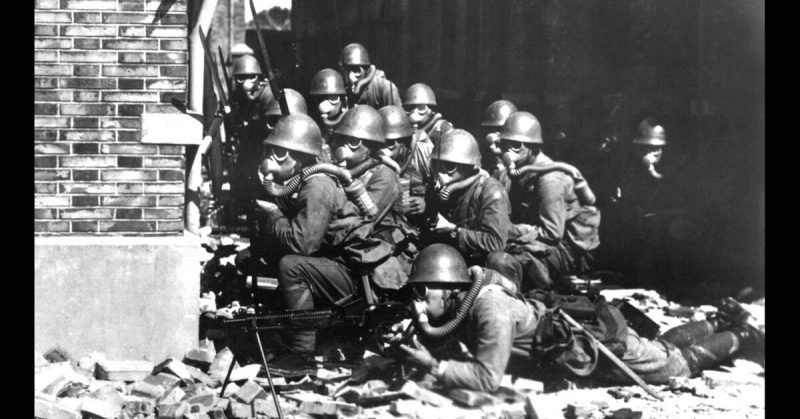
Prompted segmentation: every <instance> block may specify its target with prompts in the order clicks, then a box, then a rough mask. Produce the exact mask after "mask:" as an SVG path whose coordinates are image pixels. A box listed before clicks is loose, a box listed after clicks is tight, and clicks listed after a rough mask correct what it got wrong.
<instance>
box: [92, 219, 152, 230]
mask: <svg viewBox="0 0 800 419" xmlns="http://www.w3.org/2000/svg"><path fill="white" fill-rule="evenodd" d="M155 224H156V223H155V222H154V221H113V222H112V221H101V222H100V226H99V229H100V231H155V229H156V225H155Z"/></svg>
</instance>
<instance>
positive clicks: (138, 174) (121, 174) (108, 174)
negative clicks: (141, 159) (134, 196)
mask: <svg viewBox="0 0 800 419" xmlns="http://www.w3.org/2000/svg"><path fill="white" fill-rule="evenodd" d="M100 176H101V178H102V179H103V180H108V181H130V180H133V181H136V180H138V181H150V180H156V177H157V173H156V172H155V171H154V170H104V171H103V172H101V173H100Z"/></svg>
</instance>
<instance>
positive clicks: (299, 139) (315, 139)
mask: <svg viewBox="0 0 800 419" xmlns="http://www.w3.org/2000/svg"><path fill="white" fill-rule="evenodd" d="M263 144H265V145H267V144H269V145H274V146H277V147H283V148H285V149H287V150H293V151H297V152H299V153H305V154H311V155H313V156H317V157H319V156H321V155H322V133H321V132H320V130H319V127H318V126H317V123H316V122H314V120H313V119H311V117H310V116H308V115H305V114H302V113H296V114H291V115H287V116H285V117H283V118H281V119H280V120H279V121H278V123H277V124H276V125H275V129H273V130H272V132H271V133H270V134H269V135H268V136H267V139H266V140H264V142H263Z"/></svg>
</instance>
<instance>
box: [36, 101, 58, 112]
mask: <svg viewBox="0 0 800 419" xmlns="http://www.w3.org/2000/svg"><path fill="white" fill-rule="evenodd" d="M33 113H34V114H35V115H55V114H57V113H58V105H57V104H55V103H35V104H34V105H33Z"/></svg>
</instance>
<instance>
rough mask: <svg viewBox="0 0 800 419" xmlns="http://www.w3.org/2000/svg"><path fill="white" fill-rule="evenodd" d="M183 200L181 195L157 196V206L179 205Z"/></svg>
mask: <svg viewBox="0 0 800 419" xmlns="http://www.w3.org/2000/svg"><path fill="white" fill-rule="evenodd" d="M183 201H184V198H183V195H174V196H159V197H158V205H157V206H159V207H172V206H179V205H183V203H184V202H183Z"/></svg>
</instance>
